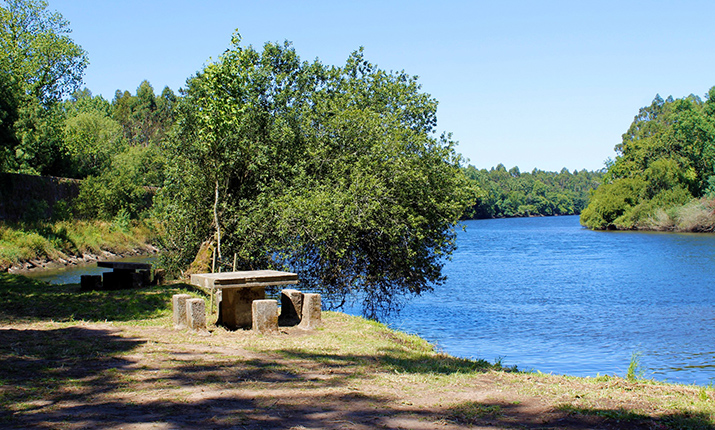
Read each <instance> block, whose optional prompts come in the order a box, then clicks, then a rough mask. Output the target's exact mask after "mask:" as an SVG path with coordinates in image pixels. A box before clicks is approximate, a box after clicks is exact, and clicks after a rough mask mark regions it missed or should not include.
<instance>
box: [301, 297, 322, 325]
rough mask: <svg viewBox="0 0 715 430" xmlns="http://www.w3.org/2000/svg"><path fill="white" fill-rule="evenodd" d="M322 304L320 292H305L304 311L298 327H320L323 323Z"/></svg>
mask: <svg viewBox="0 0 715 430" xmlns="http://www.w3.org/2000/svg"><path fill="white" fill-rule="evenodd" d="M321 306H322V305H321V303H320V294H313V293H306V294H303V313H302V318H301V321H300V325H298V327H300V328H303V329H306V330H310V329H314V328H317V327H320V326H321V325H322V324H323V321H322V320H321Z"/></svg>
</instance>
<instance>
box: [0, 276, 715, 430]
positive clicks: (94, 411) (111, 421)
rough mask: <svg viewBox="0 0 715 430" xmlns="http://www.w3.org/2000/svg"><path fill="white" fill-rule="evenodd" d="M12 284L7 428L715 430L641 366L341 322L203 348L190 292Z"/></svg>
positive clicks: (697, 390) (215, 337) (2, 349)
mask: <svg viewBox="0 0 715 430" xmlns="http://www.w3.org/2000/svg"><path fill="white" fill-rule="evenodd" d="M0 286H1V288H0V301H2V306H1V307H0V321H1V322H0V357H1V359H2V360H3V363H5V365H4V366H2V368H0V380H2V381H3V382H2V385H0V404H2V412H1V413H0V424H1V425H3V426H9V427H18V428H19V427H25V428H29V427H37V428H44V427H57V426H61V427H62V428H67V429H78V428H99V427H101V428H108V427H123V428H143V427H141V426H144V425H146V423H153V424H154V425H159V426H161V425H168V426H171V427H172V428H197V427H212V428H235V427H240V428H248V429H258V428H262V429H264V428H265V429H271V428H292V429H300V428H325V429H338V428H346V427H345V426H346V425H347V424H348V423H349V428H356V429H358V428H359V429H362V428H383V427H384V428H429V429H432V428H440V429H462V428H474V427H475V426H477V427H480V428H481V427H489V428H505V427H509V428H512V427H516V428H522V427H523V428H577V429H578V428H584V429H585V428H621V429H641V428H658V429H676V428H677V429H682V428H688V429H712V428H715V401H714V399H715V390H713V388H712V387H699V386H685V385H675V384H668V383H661V382H656V381H653V380H645V379H641V378H639V376H638V375H639V372H638V369H637V368H634V369H629V371H628V374H627V375H624V376H623V377H621V376H616V375H608V376H606V375H603V376H598V377H593V378H581V377H571V376H561V375H550V374H543V373H539V372H532V371H527V372H525V371H519V370H517V369H515V368H504V367H502V366H501V365H500V363H499V360H497V361H496V362H495V363H490V362H487V361H485V360H481V359H462V358H456V357H452V356H450V355H448V354H445V353H442V352H439V351H438V350H437V349H436V348H435V346H434V345H431V344H429V343H428V342H426V341H425V340H423V339H421V338H419V337H417V336H413V335H409V334H405V333H402V332H399V331H394V330H391V329H389V328H387V327H386V326H384V325H383V324H380V323H377V322H373V321H369V320H366V319H363V318H361V317H354V316H349V315H346V314H342V313H336V312H325V314H324V318H323V320H324V326H323V327H322V328H320V329H318V330H313V331H303V330H300V329H297V328H283V329H282V330H281V333H280V334H278V335H274V336H263V335H257V334H254V333H253V332H251V331H243V330H239V331H233V332H232V331H226V330H224V329H222V328H220V327H215V326H213V325H211V324H210V325H209V334H208V335H199V334H195V333H191V332H188V331H185V330H175V329H173V328H172V318H171V304H170V303H171V296H172V295H173V294H178V293H188V294H191V295H192V296H196V297H202V296H201V295H200V294H199V293H198V292H196V291H194V290H189V289H188V286H187V285H185V284H173V285H166V286H162V287H156V288H150V289H141V290H120V291H113V292H103V291H93V292H80V291H79V287H78V286H77V285H58V286H54V285H47V284H44V283H42V282H38V281H33V280H30V279H29V278H25V277H22V276H17V275H11V274H7V273H0ZM204 298H205V297H204ZM209 321H212V319H209ZM632 364H634V363H632ZM634 366H635V367H637V362H635V364H634ZM634 366H632V367H634Z"/></svg>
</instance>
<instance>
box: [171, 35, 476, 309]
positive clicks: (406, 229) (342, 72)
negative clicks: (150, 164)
mask: <svg viewBox="0 0 715 430" xmlns="http://www.w3.org/2000/svg"><path fill="white" fill-rule="evenodd" d="M436 107H437V102H436V101H435V100H434V99H433V98H431V97H430V96H429V95H428V94H425V93H423V92H421V91H420V86H419V84H418V83H417V79H416V78H415V77H412V76H409V75H407V74H406V73H404V72H399V73H395V72H386V71H383V70H381V69H379V68H378V67H376V66H375V65H373V64H371V63H370V62H368V61H367V60H366V59H365V58H364V55H363V52H362V49H361V50H358V51H356V52H354V53H353V54H352V55H350V56H349V58H348V60H347V62H346V64H345V65H344V66H343V67H328V66H325V65H323V64H321V63H320V62H318V61H315V62H312V63H308V62H301V61H300V59H299V57H298V55H297V54H296V52H295V50H294V48H293V47H292V45H291V44H290V43H287V42H286V43H284V44H274V43H267V44H265V46H264V47H263V50H262V51H259V50H256V49H254V48H253V47H251V46H247V47H245V46H242V45H241V44H240V37H239V36H238V35H236V36H235V37H234V39H233V41H232V45H231V47H230V48H229V49H228V50H227V51H226V52H225V53H224V54H223V55H222V56H221V57H220V58H219V59H218V60H217V61H215V62H213V63H211V64H209V65H208V66H206V67H205V68H204V69H203V70H202V71H201V72H199V73H198V74H197V75H196V76H194V77H193V78H191V79H189V80H188V81H187V88H186V92H185V95H184V97H183V99H182V100H181V101H180V103H179V107H178V118H177V125H178V128H177V134H176V136H175V138H174V139H173V144H172V148H171V150H172V160H173V163H172V166H173V167H172V168H171V169H170V171H169V173H168V177H167V181H166V183H165V186H164V187H163V189H162V191H161V205H163V208H164V211H163V212H164V214H165V217H166V220H167V221H168V222H167V223H166V225H167V228H169V229H170V231H168V232H167V233H168V234H167V236H166V237H167V238H169V239H170V240H171V242H169V243H167V247H168V248H169V249H170V250H171V251H172V252H173V256H174V259H175V260H174V261H176V262H177V263H180V265H183V266H184V267H185V266H186V265H187V264H188V262H190V260H191V259H192V258H193V255H195V252H196V250H197V247H198V245H199V244H200V243H201V242H203V241H205V240H207V239H212V240H214V241H216V242H217V245H219V246H220V255H222V256H224V260H227V261H231V260H232V258H233V255H234V254H235V255H236V258H237V261H238V267H239V268H242V269H258V268H261V269H264V268H271V267H273V268H280V269H288V270H292V271H296V272H298V273H299V275H300V279H301V282H304V283H305V284H307V285H308V286H310V287H311V288H313V289H316V290H318V291H321V292H322V293H323V294H324V298H325V300H326V302H327V303H328V304H329V305H332V306H339V305H341V304H343V303H344V300H345V299H346V298H348V297H359V298H360V299H361V300H362V304H363V309H364V312H365V313H366V314H367V315H369V316H374V315H376V314H377V313H378V312H380V311H383V310H389V309H392V308H394V307H395V306H396V305H397V304H398V303H399V300H400V298H401V297H403V296H405V295H410V294H419V293H421V292H423V291H428V290H430V289H431V288H433V286H435V285H439V284H441V283H442V282H443V281H444V277H443V275H442V273H441V268H442V265H443V261H444V259H445V258H446V257H447V256H448V255H449V254H450V253H451V251H452V250H453V249H454V239H455V232H454V226H455V223H456V222H457V220H458V219H459V217H460V216H461V215H462V213H463V211H464V208H465V207H466V206H467V205H468V204H469V203H470V202H471V201H473V199H474V196H475V194H474V188H473V187H472V186H471V185H470V183H469V182H468V181H467V179H466V178H465V176H464V174H463V170H462V168H461V164H460V163H461V161H462V160H461V157H460V155H458V154H457V153H456V152H455V150H454V145H455V143H454V142H453V141H451V139H450V137H449V135H441V136H438V135H436V133H435V128H436Z"/></svg>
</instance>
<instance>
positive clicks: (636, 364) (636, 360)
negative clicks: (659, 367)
mask: <svg viewBox="0 0 715 430" xmlns="http://www.w3.org/2000/svg"><path fill="white" fill-rule="evenodd" d="M642 355H643V354H642V353H641V352H639V351H633V353H632V354H631V361H630V362H629V363H628V370H627V371H626V379H627V380H629V381H631V382H635V381H637V380H639V379H643V377H644V375H645V369H643V367H642V366H641V356H642Z"/></svg>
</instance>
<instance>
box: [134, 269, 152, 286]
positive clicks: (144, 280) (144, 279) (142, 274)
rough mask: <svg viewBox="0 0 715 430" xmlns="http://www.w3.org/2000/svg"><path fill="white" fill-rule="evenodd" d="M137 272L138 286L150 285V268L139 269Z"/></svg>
mask: <svg viewBox="0 0 715 430" xmlns="http://www.w3.org/2000/svg"><path fill="white" fill-rule="evenodd" d="M137 273H138V274H139V288H145V287H148V286H149V285H151V270H140V271H138V272H137Z"/></svg>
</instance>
